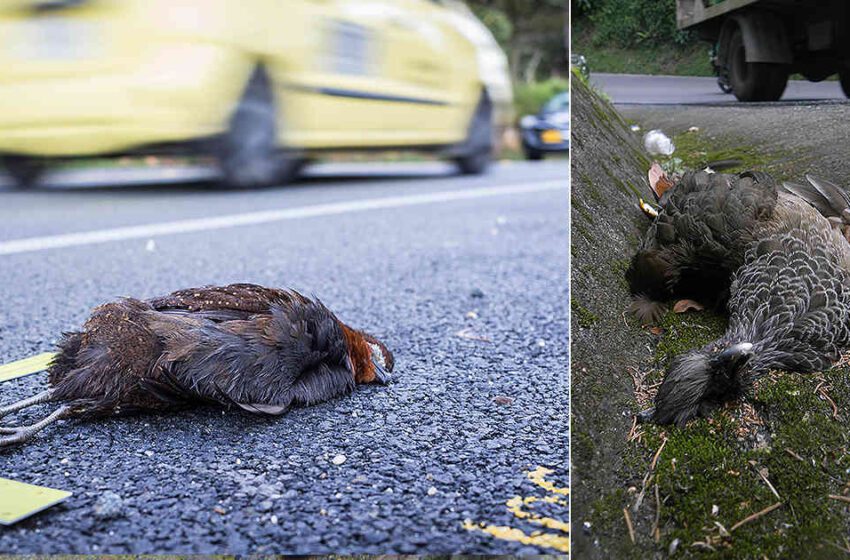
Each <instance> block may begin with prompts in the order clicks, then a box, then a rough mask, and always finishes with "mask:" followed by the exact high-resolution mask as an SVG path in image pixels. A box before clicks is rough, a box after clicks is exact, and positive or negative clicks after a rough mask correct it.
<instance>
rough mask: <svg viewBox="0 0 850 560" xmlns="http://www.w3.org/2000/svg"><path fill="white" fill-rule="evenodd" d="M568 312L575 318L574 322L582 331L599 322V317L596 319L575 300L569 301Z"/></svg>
mask: <svg viewBox="0 0 850 560" xmlns="http://www.w3.org/2000/svg"><path fill="white" fill-rule="evenodd" d="M570 310H571V311H572V313H573V315H575V317H576V321H578V324H579V326H580V327H581V328H583V329H589V328H590V327H592V326H593V325H594V324H595V323H596V322H597V321H599V317H597V316H596V315H595V314H594V313H593V312H592V311H590V310H589V309H587V308H585V307H584V306H582V305H581V304H580V303H579V302H578V301H576V299H575V298H571V299H570Z"/></svg>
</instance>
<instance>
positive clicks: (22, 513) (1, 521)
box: [0, 478, 71, 525]
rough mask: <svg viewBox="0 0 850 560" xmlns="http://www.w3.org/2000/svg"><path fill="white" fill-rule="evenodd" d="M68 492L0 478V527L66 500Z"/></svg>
mask: <svg viewBox="0 0 850 560" xmlns="http://www.w3.org/2000/svg"><path fill="white" fill-rule="evenodd" d="M70 495H71V493H70V492H66V491H64V490H56V489H54V488H46V487H44V486H35V485H33V484H26V483H24V482H18V481H16V480H9V479H8V478H0V525H12V524H13V523H17V522H18V521H20V520H21V519H25V518H27V517H29V516H30V515H32V514H34V513H38V512H39V511H42V510H44V509H47V508H49V507H50V506H52V505H56V504H58V503H59V502H61V501H63V500H66V499H68V497H69V496H70Z"/></svg>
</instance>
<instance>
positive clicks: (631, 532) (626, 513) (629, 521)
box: [623, 508, 635, 544]
mask: <svg viewBox="0 0 850 560" xmlns="http://www.w3.org/2000/svg"><path fill="white" fill-rule="evenodd" d="M623 517H625V518H626V527H628V529H629V538H630V539H631V540H632V544H635V528H634V526H633V525H632V518H631V516H630V515H629V508H623Z"/></svg>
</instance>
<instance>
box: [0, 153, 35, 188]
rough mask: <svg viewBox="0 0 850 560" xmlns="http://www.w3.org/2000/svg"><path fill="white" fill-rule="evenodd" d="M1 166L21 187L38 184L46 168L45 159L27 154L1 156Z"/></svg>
mask: <svg viewBox="0 0 850 560" xmlns="http://www.w3.org/2000/svg"><path fill="white" fill-rule="evenodd" d="M0 166H2V167H3V169H5V170H6V173H8V174H9V176H10V177H11V178H12V180H13V181H14V186H15V187H16V188H19V189H28V188H30V187H32V186H34V185H35V184H37V183H38V180H39V179H40V178H41V176H42V175H43V174H44V171H45V169H46V166H45V165H44V162H43V161H41V160H39V159H36V158H31V157H26V156H4V157H3V158H0Z"/></svg>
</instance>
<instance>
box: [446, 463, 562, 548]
mask: <svg viewBox="0 0 850 560" xmlns="http://www.w3.org/2000/svg"><path fill="white" fill-rule="evenodd" d="M553 472H554V471H552V469H547V468H546V467H537V468H536V469H534V470H533V471H531V472H528V473H526V474H527V475H528V479H529V480H530V481H531V482H533V483H534V484H536V485H537V486H539V487H540V488H543V489H544V490H546V491H547V492H548V494H547V495H546V496H543V497H537V496H527V497H522V496H514V497H513V498H511V499H510V500H508V501H507V502H505V507H507V509H508V511H509V512H511V513H512V514H513V515H514V517H516V518H517V519H522V520H524V521H528V522H529V523H534V524H536V525H542V526H543V527H546V528H547V529H554V530H556V531H561V532H563V533H565V534H560V533H544V532H542V531H534V532H532V533H531V534H528V533H526V532H525V531H523V530H521V529H517V528H515V527H505V526H503V525H487V524H486V523H477V524H476V523H474V522H473V521H472V520H470V519H467V520H465V521H464V522H463V527H464V529H466V530H467V531H481V532H483V533H487V534H488V535H492V536H493V537H496V538H497V539H502V540H507V541H515V542H521V543H523V544H530V545H536V546H542V547H546V548H553V549H555V550H558V551H560V552H569V551H570V539H569V534H570V524H569V523H566V522H564V521H560V520H558V519H552V518H551V517H544V516H542V515H539V514H537V513H534V512H532V511H528V509H526V508H531V507H532V506H533V504H534V503H536V502H543V503H548V504H557V505H560V506H566V505H567V501H566V500H565V499H564V498H562V496H567V495H569V493H570V489H569V488H561V487H558V486H555V485H554V484H553V483H552V482H551V481H549V480H547V479H546V475H549V474H552V473H553Z"/></svg>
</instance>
